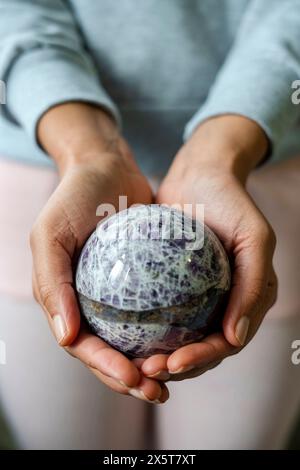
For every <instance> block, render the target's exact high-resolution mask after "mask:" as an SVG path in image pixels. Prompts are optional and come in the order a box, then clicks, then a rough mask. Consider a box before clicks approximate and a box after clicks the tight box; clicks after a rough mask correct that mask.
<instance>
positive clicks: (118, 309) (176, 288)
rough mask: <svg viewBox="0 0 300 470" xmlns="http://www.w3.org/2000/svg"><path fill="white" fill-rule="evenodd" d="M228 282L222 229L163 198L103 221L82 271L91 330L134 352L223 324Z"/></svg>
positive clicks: (158, 349) (165, 349)
mask: <svg viewBox="0 0 300 470" xmlns="http://www.w3.org/2000/svg"><path fill="white" fill-rule="evenodd" d="M229 288H230V268H229V263H228V258H227V255H226V253H225V251H224V248H223V246H222V244H221V242H220V241H219V240H218V238H217V237H216V235H215V234H214V233H213V232H212V231H211V230H210V229H209V228H208V227H207V226H206V225H204V224H203V223H202V222H200V221H198V220H197V221H195V220H194V219H192V218H190V217H188V216H187V215H184V214H183V212H180V211H178V210H175V209H172V208H170V207H167V206H162V205H157V204H153V205H139V206H133V207H131V208H129V209H126V210H124V211H121V212H119V213H117V214H115V215H113V216H111V217H109V218H106V219H104V220H103V221H102V222H101V223H100V224H99V225H98V227H97V228H96V230H95V231H94V232H93V233H92V235H91V236H90V238H89V239H88V240H87V242H86V244H85V246H84V247H83V250H82V252H81V255H80V258H79V262H78V266H77V272H76V290H77V293H78V300H79V304H80V308H81V312H82V314H83V316H84V317H85V318H86V320H87V322H88V324H89V326H90V328H91V329H92V331H93V332H94V333H95V334H96V335H98V336H99V337H101V338H102V339H104V340H105V341H106V342H107V343H108V344H110V345H112V346H113V347H114V348H116V349H118V350H119V351H122V352H123V353H125V354H127V355H129V356H134V357H148V356H150V355H153V354H156V353H170V352H172V351H174V350H176V349H178V348H179V347H180V346H183V345H186V344H189V343H192V342H196V341H200V340H201V338H203V337H205V336H206V335H208V334H209V333H211V332H214V331H216V330H218V329H219V328H220V325H221V319H222V315H223V313H224V304H225V302H226V294H227V292H228V290H229Z"/></svg>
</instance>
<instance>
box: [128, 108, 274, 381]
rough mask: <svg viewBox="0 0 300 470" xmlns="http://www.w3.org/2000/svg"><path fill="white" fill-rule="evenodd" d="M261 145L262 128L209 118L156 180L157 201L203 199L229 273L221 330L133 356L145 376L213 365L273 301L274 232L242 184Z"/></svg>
mask: <svg viewBox="0 0 300 470" xmlns="http://www.w3.org/2000/svg"><path fill="white" fill-rule="evenodd" d="M267 146H268V141H267V138H266V136H265V134H264V132H263V131H262V130H261V129H260V127H259V126H258V125H257V124H256V123H254V122H253V121H250V120H249V119H246V118H244V117H241V116H222V117H218V118H214V119H211V120H209V121H206V122H205V123H204V124H202V125H201V126H199V127H198V129H197V130H196V131H195V132H194V134H193V136H192V137H191V139H190V140H189V141H188V142H187V143H186V144H185V145H184V146H183V147H182V148H181V150H180V151H179V153H178V154H177V156H176V158H175V160H174V162H173V164H172V166H171V168H170V170H169V172H168V174H167V176H166V178H165V179H164V181H163V182H162V185H161V187H160V189H159V191H158V194H157V200H156V202H157V203H161V204H162V203H164V204H168V205H172V204H175V203H176V204H180V205H181V207H183V205H184V204H192V207H193V208H194V209H195V205H196V204H197V203H202V204H204V210H205V223H206V224H207V225H208V226H209V227H210V228H211V229H212V230H214V232H215V233H216V234H217V235H218V237H219V238H220V239H221V241H222V242H223V244H224V247H225V249H226V250H227V252H228V253H230V255H231V256H232V258H233V273H232V286H231V292H230V297H229V301H228V305H227V308H226V311H225V314H224V320H223V332H222V333H215V334H212V335H210V336H208V337H206V338H204V339H203V340H202V341H200V342H199V343H194V344H190V345H187V346H184V347H181V348H179V349H178V350H177V351H175V352H173V353H172V354H170V355H166V354H158V355H155V356H152V357H150V358H148V359H145V360H137V361H136V362H137V365H138V366H139V367H140V368H141V370H142V372H143V373H144V375H146V376H147V377H152V378H156V379H159V380H169V379H170V378H171V379H172V380H182V379H185V378H191V377H195V376H197V375H200V374H202V373H203V372H205V371H207V370H208V369H211V368H213V367H215V366H216V365H218V364H219V363H220V362H221V361H222V360H223V359H224V358H226V357H227V356H230V355H232V354H235V353H236V352H239V351H240V350H241V349H242V347H244V346H245V345H246V344H247V343H248V342H249V341H250V340H251V339H252V338H253V336H254V335H255V333H256V331H257V329H258V328H259V326H260V324H261V322H262V320H263V318H264V316H265V314H266V312H267V311H268V310H269V308H270V307H271V306H272V305H273V303H274V302H275V299H276V292H277V279H276V275H275V273H274V270H273V265H272V258H273V253H274V249H275V235H274V233H273V230H272V228H271V227H270V225H269V223H268V222H267V221H266V219H265V218H264V216H263V214H262V213H261V212H260V211H259V209H258V208H257V207H256V206H255V204H254V202H253V201H252V199H251V198H250V196H249V194H248V193H247V191H246V189H245V184H246V180H247V177H248V175H249V173H250V171H251V170H252V169H253V168H254V167H255V166H256V165H257V163H258V162H259V161H260V160H261V159H262V157H263V156H264V155H265V153H266V151H267ZM191 215H193V214H191Z"/></svg>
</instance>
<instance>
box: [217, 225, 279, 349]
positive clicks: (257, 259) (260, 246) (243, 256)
mask: <svg viewBox="0 0 300 470" xmlns="http://www.w3.org/2000/svg"><path fill="white" fill-rule="evenodd" d="M274 248H275V238H273V233H272V231H271V230H270V229H269V228H268V227H267V228H265V227H264V228H260V229H259V230H258V231H257V232H256V234H255V236H252V238H251V240H238V241H237V243H236V248H235V252H234V256H235V264H234V274H233V279H232V285H231V292H230V296H229V302H228V306H227V308H226V312H225V316H224V320H223V330H224V335H225V337H226V339H227V341H229V343H231V344H232V345H233V346H243V345H244V344H245V343H246V342H247V337H248V333H249V332H250V331H251V330H252V328H253V325H252V324H251V323H252V321H253V318H254V316H255V315H256V312H259V314H260V315H261V318H263V315H264V313H265V312H264V311H263V309H262V306H263V303H264V298H265V293H266V288H267V282H268V279H269V275H270V271H271V266H272V256H273V252H274Z"/></svg>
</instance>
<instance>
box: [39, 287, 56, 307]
mask: <svg viewBox="0 0 300 470" xmlns="http://www.w3.org/2000/svg"><path fill="white" fill-rule="evenodd" d="M37 296H38V298H39V302H40V303H41V305H42V306H43V307H44V308H45V309H46V310H47V311H48V313H51V299H52V296H53V290H52V288H51V287H50V286H49V284H44V283H41V282H38V294H37Z"/></svg>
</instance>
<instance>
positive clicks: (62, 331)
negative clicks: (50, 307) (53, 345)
mask: <svg viewBox="0 0 300 470" xmlns="http://www.w3.org/2000/svg"><path fill="white" fill-rule="evenodd" d="M52 322H53V330H54V334H55V336H56V339H57V342H58V344H60V343H61V342H62V341H63V339H64V338H65V337H66V335H67V326H66V324H65V321H64V319H63V317H62V316H61V315H54V317H53V318H52Z"/></svg>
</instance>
